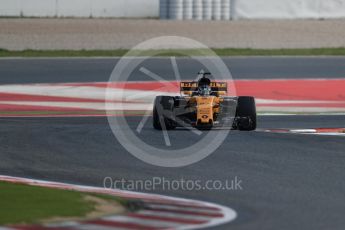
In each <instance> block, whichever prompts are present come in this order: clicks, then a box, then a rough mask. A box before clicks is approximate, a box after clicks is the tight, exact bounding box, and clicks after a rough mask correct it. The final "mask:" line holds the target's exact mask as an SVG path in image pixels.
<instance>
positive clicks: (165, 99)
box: [153, 96, 176, 130]
mask: <svg viewBox="0 0 345 230" xmlns="http://www.w3.org/2000/svg"><path fill="white" fill-rule="evenodd" d="M162 122H164V125H165V129H167V130H171V129H175V128H176V122H175V121H174V97H170V96H157V97H156V99H155V102H154V106H153V128H155V129H158V130H162V129H163V128H164V125H162Z"/></svg>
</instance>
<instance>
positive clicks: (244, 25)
mask: <svg viewBox="0 0 345 230" xmlns="http://www.w3.org/2000/svg"><path fill="white" fill-rule="evenodd" d="M0 28H1V31H0V48H2V49H8V50H25V49H35V50H61V49H67V50H81V49H86V50H95V49H101V50H109V49H130V48H132V47H133V46H135V45H137V44H138V43H140V42H143V41H145V40H147V39H151V38H154V37H159V36H166V35H175V36H183V37H187V38H192V39H195V40H197V41H200V42H201V43H203V44H205V45H206V46H208V47H211V48H256V49H265V48H267V49H280V48H320V47H322V48H326V47H331V48H334V47H345V39H344V37H345V23H344V20H243V21H242V20H240V21H228V22H225V21H209V22H204V21H203V22H199V21H167V20H149V19H147V20H135V19H133V20H124V19H7V18H3V19H0ZM171 48H174V47H171Z"/></svg>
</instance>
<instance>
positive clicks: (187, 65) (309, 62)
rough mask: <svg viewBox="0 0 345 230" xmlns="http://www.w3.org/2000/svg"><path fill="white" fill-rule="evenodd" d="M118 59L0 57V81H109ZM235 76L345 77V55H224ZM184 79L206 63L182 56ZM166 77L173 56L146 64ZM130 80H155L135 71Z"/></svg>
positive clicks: (170, 73)
mask: <svg viewBox="0 0 345 230" xmlns="http://www.w3.org/2000/svg"><path fill="white" fill-rule="evenodd" d="M118 60H119V59H118V58H98V59H97V58H91V59H90V58H67V59H66V58H51V59H44V58H33V59H21V58H17V59H16V58H14V59H0V84H15V83H16V84H18V83H56V82H61V83H66V82H96V81H103V82H104V81H108V80H109V77H110V74H111V72H112V70H113V69H114V67H115V65H116V64H117V62H118ZM223 61H224V63H225V64H226V65H227V66H228V68H229V69H230V71H231V73H232V76H233V78H234V79H272V78H274V79H276V78H278V79H294V78H297V79H298V78H302V77H303V78H344V77H345V57H316V58H309V57H305V58H295V57H287V58H286V57H285V58H282V57H281V58H275V57H273V58H272V57H245V58H243V57H240V58H223ZM177 65H178V67H179V70H180V72H181V78H182V79H194V78H195V76H196V73H197V72H198V71H199V70H200V69H205V67H204V66H202V65H201V64H199V63H198V62H197V61H195V60H191V59H188V58H178V59H177ZM140 66H144V67H146V68H147V69H149V70H150V71H152V72H154V73H156V74H158V75H160V76H161V77H163V78H164V79H165V80H175V76H174V72H173V69H172V66H171V62H170V59H169V58H154V59H149V60H146V61H144V62H143V64H142V65H140ZM128 80H133V81H135V80H140V81H145V80H152V79H151V78H149V77H147V76H145V75H144V74H143V73H141V72H139V71H137V70H135V71H133V73H132V74H131V76H130V78H129V79H128Z"/></svg>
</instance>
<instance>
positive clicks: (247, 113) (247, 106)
mask: <svg viewBox="0 0 345 230" xmlns="http://www.w3.org/2000/svg"><path fill="white" fill-rule="evenodd" d="M236 117H240V118H243V117H247V118H249V122H239V123H238V126H237V128H238V129H239V130H243V131H252V130H255V129H256V106H255V99H254V97H248V96H241V97H238V101H237V109H236Z"/></svg>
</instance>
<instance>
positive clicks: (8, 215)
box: [0, 182, 94, 225]
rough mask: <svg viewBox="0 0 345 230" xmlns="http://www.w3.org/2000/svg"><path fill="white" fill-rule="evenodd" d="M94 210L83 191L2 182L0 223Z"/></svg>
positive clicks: (0, 188) (19, 221)
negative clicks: (85, 198) (84, 196)
mask: <svg viewBox="0 0 345 230" xmlns="http://www.w3.org/2000/svg"><path fill="white" fill-rule="evenodd" d="M93 210H94V204H93V203H92V202H86V201H85V200H84V198H83V194H82V193H80V192H75V191H66V190H58V189H50V188H43V187H36V186H28V185H21V184H12V183H7V182H0V225H8V224H23V223H29V224H32V223H38V222H39V221H40V220H42V219H47V218H51V217H83V216H85V215H86V214H87V213H89V212H91V211H93Z"/></svg>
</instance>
